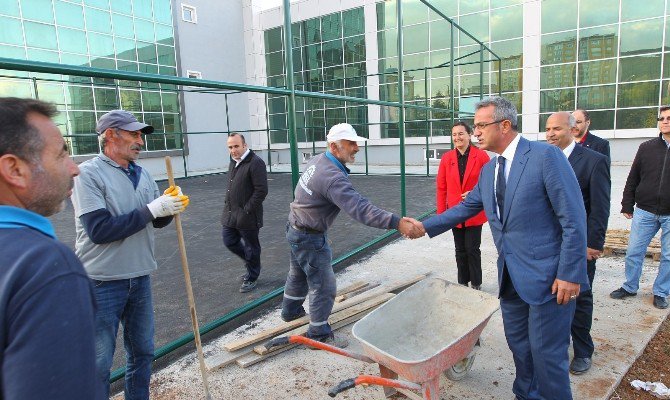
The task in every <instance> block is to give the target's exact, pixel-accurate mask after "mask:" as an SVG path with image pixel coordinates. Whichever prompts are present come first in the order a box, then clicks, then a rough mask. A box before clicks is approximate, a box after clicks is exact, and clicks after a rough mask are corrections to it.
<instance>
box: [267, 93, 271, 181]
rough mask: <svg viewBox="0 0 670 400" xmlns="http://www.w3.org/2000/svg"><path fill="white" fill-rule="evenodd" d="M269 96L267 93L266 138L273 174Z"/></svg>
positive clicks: (269, 164) (269, 162)
mask: <svg viewBox="0 0 670 400" xmlns="http://www.w3.org/2000/svg"><path fill="white" fill-rule="evenodd" d="M268 105H269V103H268V94H267V93H265V136H266V137H267V141H268V167H270V173H272V157H271V155H272V152H271V151H272V150H271V147H270V112H269V111H268Z"/></svg>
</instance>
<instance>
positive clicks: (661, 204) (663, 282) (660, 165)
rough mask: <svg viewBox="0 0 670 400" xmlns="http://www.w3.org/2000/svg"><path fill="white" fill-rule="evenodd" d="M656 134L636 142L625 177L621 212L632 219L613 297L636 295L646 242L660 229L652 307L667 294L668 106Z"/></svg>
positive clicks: (660, 303)
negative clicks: (621, 280)
mask: <svg viewBox="0 0 670 400" xmlns="http://www.w3.org/2000/svg"><path fill="white" fill-rule="evenodd" d="M659 112H660V116H659V117H658V129H659V131H660V133H659V135H658V137H657V138H654V139H651V140H648V141H646V142H644V143H642V144H641V145H640V147H639V148H638V150H637V154H635V159H634V160H633V165H632V166H631V169H630V172H629V173H628V179H626V186H625V187H624V190H623V199H622V200H621V213H622V214H623V215H624V216H625V217H626V218H628V219H631V218H632V219H633V224H632V226H631V229H630V237H629V239H628V249H627V250H626V282H624V284H623V285H622V286H621V287H620V288H619V289H617V290H615V291H613V292H612V293H610V297H612V298H613V299H624V298H627V297H632V296H635V295H637V291H638V289H639V286H640V276H641V275H642V263H643V262H644V257H645V255H646V253H647V246H649V242H651V239H652V238H653V237H654V235H656V233H657V232H658V231H659V229H660V230H661V262H660V264H659V266H658V274H657V275H656V280H655V281H654V286H653V289H652V290H653V293H654V301H653V304H654V307H656V308H660V309H666V308H668V299H667V297H668V294H670V106H664V107H661V108H660V110H659Z"/></svg>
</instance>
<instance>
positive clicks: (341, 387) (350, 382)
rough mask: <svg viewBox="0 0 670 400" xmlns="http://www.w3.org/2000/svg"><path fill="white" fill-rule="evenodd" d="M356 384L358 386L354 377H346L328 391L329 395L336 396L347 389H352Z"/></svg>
mask: <svg viewBox="0 0 670 400" xmlns="http://www.w3.org/2000/svg"><path fill="white" fill-rule="evenodd" d="M354 386H356V379H354V378H351V379H345V380H343V381H342V382H340V383H338V384H337V386H335V387H333V388H331V389H330V390H329V391H328V396H330V397H335V396H337V394H338V393H342V392H344V391H345V390H349V389H352V388H353V387H354Z"/></svg>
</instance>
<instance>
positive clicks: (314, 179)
mask: <svg viewBox="0 0 670 400" xmlns="http://www.w3.org/2000/svg"><path fill="white" fill-rule="evenodd" d="M331 156H332V155H331ZM336 163H337V164H336ZM340 166H341V167H342V169H341V168H340ZM345 170H346V172H345ZM348 172H349V170H348V169H347V168H346V167H344V166H343V165H342V164H341V163H340V162H339V161H337V160H336V159H334V157H333V159H332V160H331V159H330V158H328V157H327V156H326V153H323V154H319V155H318V156H316V157H314V158H313V159H312V160H310V162H309V163H308V164H307V168H306V169H305V172H303V174H302V176H301V177H300V181H299V182H298V185H297V186H296V188H295V200H294V201H293V202H292V203H291V205H290V207H291V211H290V212H289V215H288V220H289V223H290V224H291V225H294V226H297V227H302V228H309V229H313V230H317V231H321V232H326V231H327V230H328V228H329V227H330V226H331V225H332V224H333V221H335V217H337V215H338V214H339V212H340V210H344V212H346V213H347V214H349V216H350V217H351V218H353V219H355V220H356V221H359V222H361V223H363V224H365V225H368V226H372V227H375V228H381V229H396V228H397V227H398V222H400V217H398V216H397V215H395V214H393V213H390V212H388V211H386V210H382V209H381V208H378V207H376V206H374V205H373V204H372V203H370V201H369V200H368V199H366V198H365V197H363V196H362V195H361V194H360V193H358V192H357V191H356V189H354V186H353V185H352V184H351V181H350V180H349V176H348Z"/></svg>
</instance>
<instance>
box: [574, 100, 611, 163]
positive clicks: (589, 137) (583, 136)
mask: <svg viewBox="0 0 670 400" xmlns="http://www.w3.org/2000/svg"><path fill="white" fill-rule="evenodd" d="M572 116H573V117H575V122H576V124H577V125H576V127H577V129H576V130H575V131H574V137H575V142H577V144H579V145H582V146H583V147H588V148H589V149H591V150H593V151H597V152H598V153H600V154H603V155H604V156H606V157H607V164H608V165H609V164H610V142H608V141H607V140H605V139H603V138H601V137H598V136H596V135H594V134H593V133H591V131H589V127H590V126H591V117H590V116H589V112H588V111H586V110H580V109H577V110H575V111H573V113H572Z"/></svg>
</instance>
